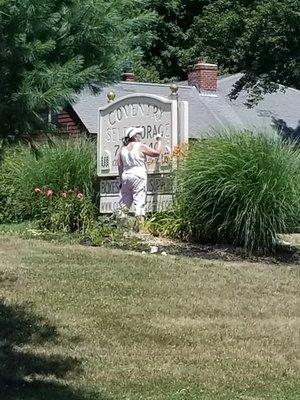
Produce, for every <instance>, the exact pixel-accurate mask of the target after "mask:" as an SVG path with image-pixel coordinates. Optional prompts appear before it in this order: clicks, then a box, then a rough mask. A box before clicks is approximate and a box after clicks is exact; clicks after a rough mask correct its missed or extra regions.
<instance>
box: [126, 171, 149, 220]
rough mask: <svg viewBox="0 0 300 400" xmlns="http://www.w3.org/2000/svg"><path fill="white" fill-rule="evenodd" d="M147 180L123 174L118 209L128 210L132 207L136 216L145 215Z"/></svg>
mask: <svg viewBox="0 0 300 400" xmlns="http://www.w3.org/2000/svg"><path fill="white" fill-rule="evenodd" d="M146 198H147V179H142V178H139V177H138V176H136V175H132V174H123V176H122V186H121V191H120V198H119V207H120V209H121V210H122V209H124V208H127V209H130V208H131V206H132V205H133V207H134V212H135V215H136V216H142V215H145V207H146Z"/></svg>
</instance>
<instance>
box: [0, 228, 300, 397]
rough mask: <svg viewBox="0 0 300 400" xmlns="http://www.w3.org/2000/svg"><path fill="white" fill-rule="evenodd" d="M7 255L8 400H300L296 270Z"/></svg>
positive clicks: (71, 254)
mask: <svg viewBox="0 0 300 400" xmlns="http://www.w3.org/2000/svg"><path fill="white" fill-rule="evenodd" d="M0 256H1V257H0V293H1V303H0V379H1V381H0V398H1V400H83V399H95V400H104V399H115V400H119V399H120V400H121V399H124V400H125V399H127V400H141V399H143V400H144V399H145V400H146V399H147V400H186V399H193V400H194V399H201V400H202V399H203V400H221V399H224V400H225V399H226V400H237V399H239V400H263V399H270V400H284V399H286V400H292V399H293V400H294V399H295V400H296V399H299V396H300V388H299V374H298V372H299V370H298V369H297V357H298V356H299V353H298V344H299V343H298V339H299V336H297V332H299V307H298V308H297V301H298V300H299V266H297V265H281V266H278V265H265V264H247V263H243V264H238V263H221V262H211V261H209V262H205V261H203V260H196V259H187V258H175V257H163V256H147V255H139V254H130V253H126V252H121V251H118V250H107V249H102V248H97V249H96V248H84V247H80V246H77V245H63V244H55V243H47V242H43V241H36V240H22V239H17V238H14V237H8V236H5V235H3V236H2V237H0ZM298 306H299V303H298Z"/></svg>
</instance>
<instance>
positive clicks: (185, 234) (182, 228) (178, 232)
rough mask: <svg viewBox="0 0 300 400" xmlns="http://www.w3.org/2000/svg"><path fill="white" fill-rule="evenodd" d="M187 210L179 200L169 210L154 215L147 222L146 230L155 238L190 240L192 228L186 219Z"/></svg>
mask: <svg viewBox="0 0 300 400" xmlns="http://www.w3.org/2000/svg"><path fill="white" fill-rule="evenodd" d="M179 196H180V194H179ZM185 210H186V209H185V205H184V203H183V202H182V201H180V199H178V200H177V201H174V205H173V206H172V207H171V208H170V209H169V210H166V211H163V212H158V213H154V214H152V215H151V216H150V218H148V219H147V220H146V222H145V228H146V229H147V230H148V231H149V232H150V233H152V234H153V235H154V236H160V235H161V236H167V237H170V238H174V239H183V240H188V239H189V238H190V237H191V226H190V222H189V220H188V219H187V218H186V217H185V214H186V212H185Z"/></svg>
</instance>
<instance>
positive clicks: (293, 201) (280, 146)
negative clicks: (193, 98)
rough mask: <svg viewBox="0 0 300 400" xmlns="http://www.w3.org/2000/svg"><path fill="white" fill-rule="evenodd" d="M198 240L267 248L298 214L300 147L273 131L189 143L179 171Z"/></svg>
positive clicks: (294, 222)
mask: <svg viewBox="0 0 300 400" xmlns="http://www.w3.org/2000/svg"><path fill="white" fill-rule="evenodd" d="M179 181H180V189H181V196H182V198H183V201H184V204H185V218H187V219H188V221H189V223H190V228H191V231H192V234H193V237H194V238H195V239H197V240H199V241H212V242H226V243H228V244H229V243H230V244H234V245H236V246H242V247H244V248H245V249H247V250H248V251H253V250H263V251H269V250H271V249H273V248H274V245H275V243H276V236H277V234H279V233H285V232H288V231H293V230H294V229H297V227H298V226H299V217H300V201H299V200H300V153H299V150H297V149H295V147H292V146H289V145H288V144H286V143H283V142H282V140H281V139H280V138H279V137H277V136H275V134H274V132H273V133H271V132H270V134H268V133H265V134H263V133H255V132H245V131H244V132H234V131H232V132H221V133H217V134H214V135H211V136H210V137H209V138H208V139H206V140H203V141H200V142H198V143H196V144H195V145H193V146H191V148H190V150H189V152H188V155H187V157H185V159H184V162H183V164H182V168H181V170H180V172H179Z"/></svg>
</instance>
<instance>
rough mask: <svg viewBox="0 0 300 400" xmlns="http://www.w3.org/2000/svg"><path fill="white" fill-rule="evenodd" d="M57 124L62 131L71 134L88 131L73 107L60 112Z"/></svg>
mask: <svg viewBox="0 0 300 400" xmlns="http://www.w3.org/2000/svg"><path fill="white" fill-rule="evenodd" d="M57 125H58V128H59V130H60V131H61V132H63V133H69V134H70V135H80V134H82V133H83V132H86V131H87V130H86V128H85V127H84V126H83V124H82V122H81V121H80V119H79V117H78V116H77V114H76V113H75V112H74V110H73V109H71V108H66V109H64V110H62V111H60V113H59V114H58V118H57Z"/></svg>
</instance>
